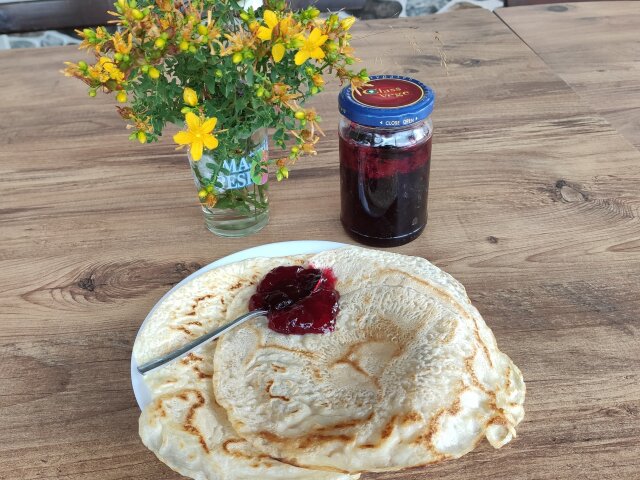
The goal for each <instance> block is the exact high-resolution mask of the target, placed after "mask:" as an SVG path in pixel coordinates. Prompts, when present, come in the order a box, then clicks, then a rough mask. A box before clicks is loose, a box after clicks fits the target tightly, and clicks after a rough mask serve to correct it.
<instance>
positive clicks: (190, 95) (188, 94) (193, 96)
mask: <svg viewBox="0 0 640 480" xmlns="http://www.w3.org/2000/svg"><path fill="white" fill-rule="evenodd" d="M182 99H183V100H184V103H186V104H187V105H189V106H190V107H195V106H196V105H197V104H198V94H197V93H196V91H195V90H194V89H193V88H189V87H187V88H185V89H184V92H182Z"/></svg>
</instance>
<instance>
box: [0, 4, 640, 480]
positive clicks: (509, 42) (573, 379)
mask: <svg viewBox="0 0 640 480" xmlns="http://www.w3.org/2000/svg"><path fill="white" fill-rule="evenodd" d="M354 28H355V27H354ZM436 31H438V32H439V36H440V38H441V39H442V42H443V44H444V50H445V52H446V55H447V58H448V75H447V72H446V71H445V70H444V69H443V68H442V67H441V65H440V57H439V54H438V48H437V44H436V43H435V42H434V32H436ZM354 32H355V34H356V35H355V36H356V37H357V41H356V42H355V43H356V46H357V48H358V53H359V56H360V57H361V58H362V59H363V62H364V64H365V65H366V66H368V67H369V69H370V71H371V72H372V73H401V74H407V75H411V76H414V77H417V78H419V79H421V80H423V81H425V82H426V83H428V84H430V85H431V86H432V87H433V88H434V89H435V91H436V92H437V95H438V96H437V102H436V111H435V113H434V123H435V136H434V144H433V157H432V171H431V173H432V176H431V189H430V199H429V225H428V227H427V230H426V231H425V233H424V234H423V235H422V236H421V237H420V238H419V239H417V240H416V241H414V242H412V243H410V244H408V245H406V246H403V247H400V248H397V249H395V250H396V251H399V252H402V253H406V254H411V255H420V256H424V257H426V258H428V259H430V260H431V261H433V262H434V263H435V264H437V265H438V266H440V267H442V268H444V269H445V270H447V271H448V272H450V273H451V274H453V275H454V276H455V277H457V278H458V279H459V280H460V281H462V282H463V284H464V285H465V286H466V287H467V291H468V293H469V295H470V297H471V298H472V300H473V301H474V302H475V304H476V305H477V306H478V308H479V310H480V311H481V313H482V314H483V315H484V317H485V318H486V321H487V323H488V325H489V326H490V327H491V328H492V329H493V331H494V333H495V335H496V337H497V339H498V344H499V346H500V347H501V349H502V350H503V351H504V352H506V353H507V354H508V355H510V356H511V357H512V358H513V360H514V361H515V362H516V363H517V365H518V366H520V368H521V369H522V372H523V374H524V377H525V380H526V382H527V387H528V390H527V401H526V405H525V408H526V418H525V420H524V422H523V423H522V424H521V425H520V427H519V429H518V438H517V439H516V440H515V441H513V442H512V443H511V444H509V445H508V446H506V447H504V448H502V449H501V450H493V449H492V448H491V447H490V446H488V444H487V443H486V442H483V443H482V444H481V446H480V447H479V448H478V449H477V450H476V451H474V452H472V453H470V454H468V455H466V456H465V457H463V458H462V459H460V460H456V461H451V462H445V463H443V464H441V465H436V466H432V467H429V468H426V469H417V470H409V471H405V472H396V473H382V474H375V475H364V476H363V479H364V480H371V479H378V480H383V479H384V480H392V479H393V480H418V479H427V478H431V479H435V478H437V479H441V480H458V479H459V480H463V479H464V480H486V479H488V478H491V479H503V480H516V479H517V480H521V479H531V480H533V479H536V480H538V479H580V480H604V479H616V480H617V479H625V480H631V479H638V478H640V476H639V475H640V474H639V473H638V472H639V471H640V341H639V340H640V326H639V316H640V314H639V312H640V296H639V295H638V285H640V222H639V221H638V217H639V215H640V192H639V190H638V184H639V182H640V153H639V152H638V151H636V150H635V149H634V148H633V147H632V146H631V145H630V144H629V143H628V142H627V141H625V140H624V138H622V137H621V136H620V135H619V134H618V133H617V132H616V131H615V130H614V129H612V128H611V126H610V124H609V123H608V122H607V121H605V120H604V119H603V118H602V117H601V116H599V115H597V114H595V113H594V112H593V110H592V109H591V108H590V107H588V106H587V105H586V104H585V103H584V102H583V101H582V100H581V99H580V97H579V96H578V95H576V94H575V93H574V92H573V91H572V90H571V88H570V87H568V86H567V85H566V84H565V83H564V82H563V81H562V80H561V79H560V78H559V77H557V76H556V75H554V74H553V73H552V72H551V70H550V69H549V68H548V67H547V66H546V65H545V64H544V62H542V60H541V59H540V58H539V57H538V56H536V55H535V54H534V53H533V52H532V51H531V50H530V49H529V48H528V47H527V46H526V45H525V44H524V43H522V41H521V40H520V39H519V38H518V37H517V36H516V35H514V34H513V33H512V32H511V31H510V30H509V29H508V28H507V26H505V25H504V24H503V23H502V22H501V21H500V20H499V19H498V18H497V17H495V16H494V15H492V14H491V13H488V12H486V11H484V10H466V11H461V12H455V13H449V14H444V15H439V16H434V17H430V18H414V19H403V20H394V21H378V22H361V23H360V24H359V25H358V27H357V28H355V30H354ZM79 58H81V54H80V53H78V52H76V51H75V50H74V49H73V48H69V47H63V48H58V49H40V50H31V51H28V52H25V51H19V52H15V51H13V52H4V53H0V85H2V86H3V87H2V94H1V95H2V102H0V325H1V327H2V328H1V329H0V365H1V368H0V478H2V479H12V480H13V479H16V480H17V479H20V480H30V479H65V480H86V479H101V480H102V479H104V480H116V479H138V480H152V479H153V480H157V479H170V480H173V479H178V478H180V477H179V476H178V475H176V474H174V473H172V472H171V471H170V470H169V469H168V468H167V467H166V466H164V465H163V464H162V463H160V462H159V461H158V460H157V459H156V458H155V456H154V455H153V454H152V453H151V452H149V451H147V450H146V449H145V448H144V446H143V445H142V444H141V442H140V440H139V438H138V434H137V421H138V415H139V411H138V408H137V407H136V404H135V400H134V397H133V393H132V391H131V386H130V379H129V359H130V353H131V347H132V343H133V339H134V336H135V333H136V331H137V329H138V326H139V325H140V323H141V321H142V320H143V319H144V317H145V315H146V314H147V312H148V311H149V309H150V308H151V307H152V306H153V305H154V303H155V302H156V301H157V300H158V299H159V298H160V297H161V296H162V295H163V293H165V292H166V291H167V290H168V289H169V288H170V287H171V286H172V285H174V284H175V283H176V282H178V281H179V280H180V279H182V278H184V277H185V276H186V275H188V274H189V273H190V272H192V271H194V270H196V269H197V268H198V267H200V266H202V265H205V264H207V263H209V262H211V261H213V260H215V259H217V258H220V257H221V256H223V255H227V254H229V253H232V252H235V251H238V250H241V249H244V248H247V247H251V246H255V245H259V244H264V243H269V242H275V241H284V240H298V239H325V240H335V241H343V242H348V241H349V240H348V238H347V236H346V235H345V234H344V232H343V231H342V229H341V227H340V224H339V221H338V209H339V178H338V148H337V133H336V127H337V119H338V115H337V92H338V85H335V84H334V85H331V86H330V87H329V88H327V91H326V92H325V93H323V94H322V95H321V96H320V97H319V98H317V100H315V101H314V102H313V104H314V105H315V106H316V107H317V108H318V110H319V112H320V114H321V115H322V117H323V118H324V128H325V131H326V133H327V136H326V138H325V139H323V141H321V143H320V145H321V147H320V153H319V155H318V156H317V157H316V158H313V159H306V160H304V161H302V162H300V164H299V166H298V167H297V168H296V169H295V170H293V171H292V172H291V177H290V179H289V181H288V182H285V183H281V184H274V185H273V187H272V219H271V223H270V224H269V225H268V226H267V227H266V228H265V229H264V230H263V231H262V232H260V233H259V234H257V235H255V236H252V237H249V238H245V239H235V240H233V239H221V238H216V237H214V236H213V235H212V234H210V233H208V232H207V231H206V230H205V229H204V226H203V220H202V218H201V213H200V211H199V209H198V207H197V204H196V196H195V193H196V192H195V187H194V185H193V182H192V180H191V175H190V172H189V170H188V166H187V160H186V158H185V155H184V153H179V152H175V151H174V150H173V146H172V144H171V142H170V141H169V138H166V139H165V141H164V143H159V144H154V145H150V146H141V145H138V144H135V143H129V142H128V141H127V140H126V137H127V132H126V130H124V128H123V124H122V123H121V121H120V119H119V118H118V117H117V115H116V113H115V110H114V108H113V105H112V99H111V98H106V99H105V98H98V99H93V100H92V99H89V98H88V97H86V91H85V88H84V86H83V85H82V84H81V83H80V82H77V81H72V80H70V79H65V78H64V77H62V75H60V74H59V70H60V68H61V66H62V65H61V64H62V61H63V60H65V59H79Z"/></svg>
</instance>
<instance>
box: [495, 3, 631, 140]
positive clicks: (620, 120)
mask: <svg viewBox="0 0 640 480" xmlns="http://www.w3.org/2000/svg"><path fill="white" fill-rule="evenodd" d="M496 13H497V14H498V16H499V17H500V18H501V19H502V20H503V21H504V22H505V23H506V24H507V25H509V27H510V28H511V29H512V30H513V31H514V32H515V33H516V34H517V35H518V36H519V37H520V38H521V39H522V40H523V41H524V42H525V43H526V44H527V45H529V47H531V49H532V50H533V51H534V52H536V53H537V54H538V55H539V56H540V57H541V58H542V60H544V62H545V63H546V64H547V65H549V67H551V69H552V70H553V71H554V72H555V73H556V74H558V76H560V78H562V79H563V80H564V81H565V82H566V83H568V84H569V86H571V88H573V89H574V90H575V91H576V93H577V94H578V95H580V97H582V98H583V99H584V100H585V101H586V102H587V103H588V104H589V105H590V106H591V107H592V108H593V109H594V110H595V111H596V112H598V113H599V114H600V115H602V116H603V117H604V118H605V119H606V120H607V121H609V122H610V123H611V125H613V127H614V128H615V129H616V130H618V131H619V132H620V133H621V134H622V135H624V136H625V137H626V138H627V140H629V141H630V142H631V143H633V144H634V145H635V146H636V148H638V149H640V2H637V1H622V2H593V3H590V2H587V3H567V4H564V5H536V6H531V7H518V8H501V9H498V10H497V11H496Z"/></svg>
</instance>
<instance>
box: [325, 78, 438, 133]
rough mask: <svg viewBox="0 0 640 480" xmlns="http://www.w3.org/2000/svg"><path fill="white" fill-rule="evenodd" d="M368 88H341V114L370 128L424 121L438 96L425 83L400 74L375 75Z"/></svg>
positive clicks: (393, 126) (339, 98) (400, 125)
mask: <svg viewBox="0 0 640 480" xmlns="http://www.w3.org/2000/svg"><path fill="white" fill-rule="evenodd" d="M368 85H369V86H367V87H364V88H361V89H359V90H358V91H357V92H352V90H351V87H350V86H347V87H345V88H343V89H342V91H341V92H340V96H339V97H338V105H339V108H340V113H341V114H342V115H344V116H345V117H347V118H348V119H349V120H351V121H353V122H356V123H359V124H361V125H367V126H369V127H382V128H395V127H402V126H405V125H411V124H412V123H415V122H419V121H421V120H424V119H425V118H427V117H428V116H429V115H431V112H432V111H433V105H434V103H435V94H434V93H433V90H431V89H430V88H429V87H428V86H426V85H425V84H424V83H422V82H420V81H418V80H416V79H414V78H410V77H404V76H401V75H374V76H372V77H371V79H370V81H369V83H368Z"/></svg>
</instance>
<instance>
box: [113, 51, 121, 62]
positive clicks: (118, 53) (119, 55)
mask: <svg viewBox="0 0 640 480" xmlns="http://www.w3.org/2000/svg"><path fill="white" fill-rule="evenodd" d="M113 58H114V59H115V60H116V62H121V61H122V54H121V53H120V52H117V53H116V54H115V55H114V56H113Z"/></svg>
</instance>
